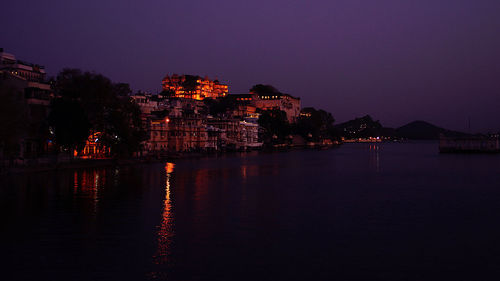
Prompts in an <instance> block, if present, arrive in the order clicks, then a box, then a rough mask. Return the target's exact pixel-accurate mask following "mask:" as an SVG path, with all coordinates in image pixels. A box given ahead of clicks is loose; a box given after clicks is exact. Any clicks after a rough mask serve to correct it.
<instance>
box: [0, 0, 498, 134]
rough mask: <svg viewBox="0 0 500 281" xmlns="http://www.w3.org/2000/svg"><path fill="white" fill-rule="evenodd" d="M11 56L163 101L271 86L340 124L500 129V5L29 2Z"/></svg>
mask: <svg viewBox="0 0 500 281" xmlns="http://www.w3.org/2000/svg"><path fill="white" fill-rule="evenodd" d="M2 8H3V15H2V18H0V23H1V24H2V26H4V27H7V28H4V29H2V31H0V38H1V41H0V47H3V48H4V50H5V52H8V53H12V54H14V55H16V57H17V58H19V59H22V60H26V61H30V62H33V63H38V64H42V65H45V66H46V70H47V72H48V74H49V75H55V74H56V73H57V72H58V71H60V70H61V69H62V68H65V67H71V68H80V69H82V70H88V71H95V72H97V73H102V74H103V75H105V76H107V77H109V78H110V79H112V80H113V81H114V82H125V83H129V84H130V85H131V87H132V88H133V89H134V90H144V91H152V92H157V91H159V90H160V88H161V79H162V78H163V77H164V76H165V75H166V74H172V73H178V74H195V75H200V76H205V75H208V76H209V77H210V78H215V77H217V78H218V79H219V80H221V81H222V82H224V83H228V84H229V91H230V93H246V92H248V89H249V88H250V87H252V86H253V85H255V84H271V85H273V86H275V87H276V88H278V89H279V90H280V91H282V92H285V93H289V94H291V95H294V96H299V97H300V98H301V99H302V105H303V107H307V106H313V107H316V108H321V109H324V110H327V111H329V112H331V113H332V114H333V116H334V117H335V119H336V121H337V123H340V122H343V121H347V120H350V119H353V118H355V117H361V116H364V115H367V114H369V115H371V116H372V117H373V118H374V119H375V120H380V121H381V123H382V124H383V125H384V126H387V127H399V126H402V125H405V124H407V123H409V122H411V121H414V120H424V121H427V122H430V123H432V124H435V125H437V126H440V127H444V128H447V129H453V130H462V131H467V130H468V122H469V121H468V120H469V119H470V120H471V130H472V131H473V132H477V131H480V132H485V131H488V130H490V131H498V130H500V115H499V114H498V108H499V107H500V80H499V79H498V77H500V75H499V74H500V68H499V65H500V54H499V52H498V50H499V49H500V37H499V36H498V34H499V31H500V18H499V17H498V16H497V15H498V12H500V2H498V1H488V0H485V1H480V2H476V1H471V0H456V1H452V0H440V1H418V2H417V1H409V0H408V1H398V0H382V1H377V2H371V1H361V0H359V1H353V0H349V1H347V0H339V1H308V2H305V1H252V2H239V1H228V0H220V1H209V2H208V1H190V2H188V3H185V2H181V1H176V2H169V1H158V0H149V1H141V2H137V3H135V2H123V1H116V0H107V1H95V0H91V1H86V2H71V1H44V2H38V1H25V2H10V3H8V4H5V5H3V7H2Z"/></svg>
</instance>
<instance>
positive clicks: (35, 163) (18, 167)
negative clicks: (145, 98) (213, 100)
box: [0, 143, 340, 175]
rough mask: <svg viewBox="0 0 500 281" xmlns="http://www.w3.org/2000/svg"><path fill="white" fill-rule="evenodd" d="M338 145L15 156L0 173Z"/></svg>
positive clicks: (121, 164) (337, 145) (118, 164)
mask: <svg viewBox="0 0 500 281" xmlns="http://www.w3.org/2000/svg"><path fill="white" fill-rule="evenodd" d="M339 146H340V144H339V143H337V144H329V145H324V144H322V145H319V144H316V145H310V144H308V145H300V146H298V145H286V144H284V145H269V146H265V147H262V148H261V149H259V150H245V151H220V152H177V153H165V154H158V155H148V156H143V157H134V158H127V159H116V158H102V159H82V158H60V157H53V158H39V159H26V160H19V159H16V160H14V161H11V162H12V163H11V164H10V165H5V164H4V165H3V166H0V175H4V174H16V173H26V172H28V173H33V172H46V171H53V170H67V169H84V168H97V167H113V166H127V165H136V164H143V163H156V162H165V161H175V160H177V159H186V158H201V157H207V156H222V155H231V154H235V153H249V152H255V151H258V152H263V153H269V152H286V151H292V150H327V149H332V148H335V147H339Z"/></svg>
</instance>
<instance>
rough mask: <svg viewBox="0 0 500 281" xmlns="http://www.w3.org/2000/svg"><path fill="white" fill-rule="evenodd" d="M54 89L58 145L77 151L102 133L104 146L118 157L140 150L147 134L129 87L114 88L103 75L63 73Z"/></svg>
mask: <svg viewBox="0 0 500 281" xmlns="http://www.w3.org/2000/svg"><path fill="white" fill-rule="evenodd" d="M55 85H56V86H55V90H56V93H57V98H56V99H55V100H54V101H53V104H52V111H51V114H50V116H49V122H50V125H51V126H52V127H53V129H54V132H55V134H56V141H57V143H58V144H59V145H61V146H65V147H70V148H77V147H79V146H80V145H81V144H82V143H84V142H85V140H86V139H87V137H88V136H89V134H90V133H91V132H100V133H101V137H100V138H99V139H100V141H101V142H102V144H103V145H105V146H107V147H111V148H112V149H113V150H114V151H115V152H116V153H119V154H130V153H132V152H134V151H136V150H137V149H139V145H140V141H141V140H142V139H144V137H145V133H144V130H143V128H142V122H141V119H140V118H141V117H140V109H139V107H138V106H137V105H136V104H135V103H133V102H132V100H131V98H130V97H129V94H130V92H131V91H130V86H129V85H128V84H124V83H118V84H114V83H112V82H111V80H109V79H108V78H107V77H105V76H103V75H101V74H96V73H91V72H82V71H81V70H78V69H64V70H63V71H61V72H60V73H59V74H58V75H57V78H56V83H55ZM72 124H73V125H72Z"/></svg>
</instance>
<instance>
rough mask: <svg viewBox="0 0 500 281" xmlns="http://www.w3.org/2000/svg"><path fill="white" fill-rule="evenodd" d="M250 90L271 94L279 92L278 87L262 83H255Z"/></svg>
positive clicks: (260, 93)
mask: <svg viewBox="0 0 500 281" xmlns="http://www.w3.org/2000/svg"><path fill="white" fill-rule="evenodd" d="M250 92H253V93H256V94H258V95H271V94H280V91H278V89H276V88H274V87H273V86H271V85H263V84H257V85H255V86H253V87H252V88H251V89H250Z"/></svg>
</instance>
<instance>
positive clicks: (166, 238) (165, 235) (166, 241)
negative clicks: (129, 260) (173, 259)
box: [154, 163, 175, 264]
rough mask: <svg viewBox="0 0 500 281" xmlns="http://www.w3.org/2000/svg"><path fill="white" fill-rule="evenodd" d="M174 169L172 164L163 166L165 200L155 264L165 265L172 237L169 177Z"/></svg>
mask: <svg viewBox="0 0 500 281" xmlns="http://www.w3.org/2000/svg"><path fill="white" fill-rule="evenodd" d="M174 168H175V164H174V163H166V164H165V172H166V176H165V199H164V200H163V213H162V220H161V224H160V227H159V231H158V249H157V252H156V254H155V256H154V262H155V263H156V264H165V263H166V262H167V256H168V249H169V246H170V240H171V239H170V238H171V237H172V236H173V226H172V213H171V212H172V202H171V199H170V177H171V174H172V172H173V171H174Z"/></svg>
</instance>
